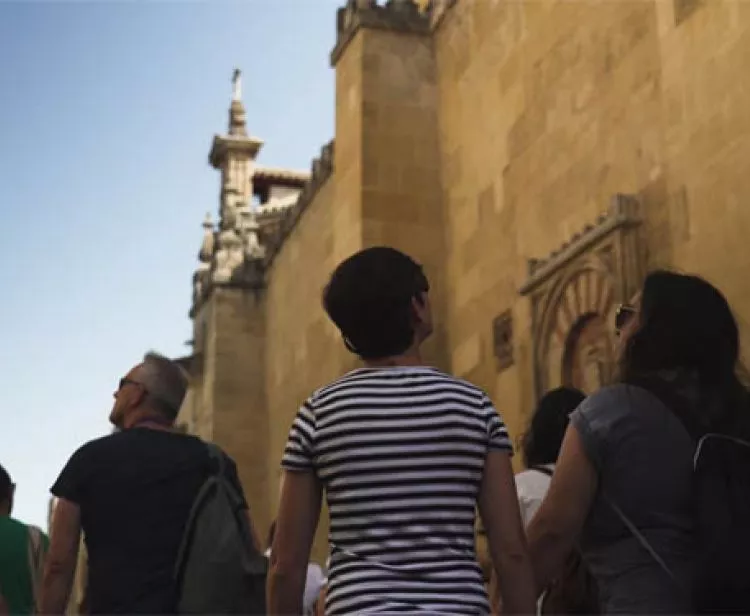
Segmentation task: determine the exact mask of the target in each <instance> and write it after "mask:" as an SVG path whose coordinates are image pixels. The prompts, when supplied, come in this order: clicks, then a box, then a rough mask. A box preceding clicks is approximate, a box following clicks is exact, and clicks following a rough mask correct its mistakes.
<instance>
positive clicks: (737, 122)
mask: <svg viewBox="0 0 750 616" xmlns="http://www.w3.org/2000/svg"><path fill="white" fill-rule="evenodd" d="M656 11H657V24H658V36H659V46H660V52H661V58H662V79H661V97H662V117H663V139H664V154H665V161H664V166H665V169H666V171H667V185H666V192H667V195H668V205H669V214H670V221H671V224H670V228H669V231H667V230H664V232H663V233H662V235H661V236H662V237H668V238H669V244H670V251H671V253H672V260H673V262H674V264H675V265H677V266H678V267H680V268H683V269H685V270H689V271H696V272H698V273H700V274H702V275H704V276H707V277H708V278H709V279H711V280H712V281H714V282H715V283H716V284H717V285H718V286H719V287H720V288H721V289H722V290H723V291H724V292H725V293H726V294H727V296H728V298H729V300H730V303H731V304H732V306H733V308H734V309H735V312H736V314H737V317H738V320H739V321H740V325H741V327H742V333H743V335H744V345H743V346H744V349H745V356H746V358H748V359H750V357H748V353H749V352H750V278H748V276H747V269H748V265H750V254H749V253H748V251H747V238H748V235H749V234H750V204H749V203H748V200H749V199H750V174H748V172H747V169H748V165H750V87H748V85H747V80H746V78H745V72H746V68H745V67H746V64H747V59H748V58H750V4H748V3H747V2H741V1H740V2H737V1H734V0H675V2H656Z"/></svg>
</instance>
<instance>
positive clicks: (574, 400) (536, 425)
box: [521, 387, 586, 467]
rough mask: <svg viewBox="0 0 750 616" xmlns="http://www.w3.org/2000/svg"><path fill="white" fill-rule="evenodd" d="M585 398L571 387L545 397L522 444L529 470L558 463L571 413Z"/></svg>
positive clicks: (532, 417)
mask: <svg viewBox="0 0 750 616" xmlns="http://www.w3.org/2000/svg"><path fill="white" fill-rule="evenodd" d="M585 397H586V396H585V395H584V394H583V393H582V392H580V391H578V390H577V389H573V388H571V387H558V388H557V389H552V390H551V391H548V392H547V393H546V394H545V395H544V396H543V397H542V399H541V400H540V401H539V404H538V405H537V407H536V410H535V411H534V414H533V415H532V416H531V422H530V423H529V429H528V430H527V431H526V433H525V434H524V435H523V440H522V441H521V450H522V452H523V459H524V463H525V464H526V466H527V467H532V466H541V465H543V464H554V463H555V462H557V457H558V456H559V455H560V445H562V441H563V437H564V436H565V430H566V429H567V427H568V422H569V417H570V414H571V413H572V412H573V411H574V410H575V409H576V407H577V406H578V405H579V404H580V403H581V402H583V400H584V398H585Z"/></svg>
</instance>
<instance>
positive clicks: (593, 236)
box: [521, 196, 643, 398]
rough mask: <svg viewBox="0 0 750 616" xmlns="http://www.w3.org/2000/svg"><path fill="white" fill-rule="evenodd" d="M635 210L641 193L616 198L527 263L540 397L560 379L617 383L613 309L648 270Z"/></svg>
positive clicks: (594, 385)
mask: <svg viewBox="0 0 750 616" xmlns="http://www.w3.org/2000/svg"><path fill="white" fill-rule="evenodd" d="M637 213H638V203H637V202H636V201H635V199H633V198H630V197H625V196H617V197H615V198H614V199H613V200H612V204H611V206H610V208H609V210H608V212H607V213H606V214H604V215H602V216H601V217H600V218H599V219H598V220H597V223H596V225H589V226H588V227H586V229H585V230H584V231H583V233H580V234H577V235H576V236H575V237H574V238H573V239H572V240H571V241H570V242H568V243H566V244H564V245H563V247H562V248H561V249H560V250H557V251H555V252H554V253H552V255H550V257H549V258H547V259H542V260H533V261H531V262H530V263H529V279H528V280H527V282H526V284H525V285H524V286H523V288H522V289H521V293H522V294H524V295H527V296H529V297H530V299H531V302H532V319H533V321H532V325H533V326H532V333H533V339H534V366H533V368H534V384H535V394H536V396H537V398H539V397H540V396H542V395H543V394H544V393H545V392H546V391H548V390H550V389H552V388H554V387H559V386H561V385H568V386H572V387H577V388H578V389H581V390H582V391H584V392H585V393H592V392H594V391H596V390H597V389H599V388H600V387H602V386H603V385H606V384H607V383H609V382H611V380H612V378H613V376H614V369H615V344H616V339H615V335H614V328H613V318H614V311H615V308H616V306H617V303H618V302H620V301H623V299H624V298H628V297H631V296H632V295H633V293H634V292H635V290H636V289H637V288H638V286H639V285H640V282H641V280H642V276H643V273H642V262H643V258H642V255H641V249H642V246H641V244H640V242H639V238H638V235H637V229H638V226H639V222H640V221H639V219H638V216H637Z"/></svg>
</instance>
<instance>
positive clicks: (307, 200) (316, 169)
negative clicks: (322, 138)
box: [263, 140, 335, 270]
mask: <svg viewBox="0 0 750 616" xmlns="http://www.w3.org/2000/svg"><path fill="white" fill-rule="evenodd" d="M334 148H335V142H334V141H333V140H331V141H329V142H328V143H327V144H326V145H324V146H323V148H322V149H321V151H320V156H319V157H318V158H316V159H315V160H313V163H312V176H311V177H310V182H308V183H307V184H306V185H305V187H304V188H303V189H302V192H301V193H300V195H299V198H298V199H297V203H296V205H294V206H293V207H290V208H289V209H287V210H286V212H284V215H283V217H282V219H281V223H280V225H279V230H278V232H277V233H276V235H275V237H274V238H273V240H272V242H271V244H270V245H269V246H268V247H267V251H266V258H265V261H264V263H263V268H264V269H265V270H268V268H270V267H271V264H272V263H273V260H274V259H275V258H276V255H277V254H278V253H279V252H280V251H281V248H282V246H283V245H284V241H285V240H286V238H287V237H288V236H289V234H290V233H291V232H292V230H293V229H294V227H296V226H297V222H298V221H299V219H300V216H302V213H303V212H304V211H305V210H306V209H307V207H308V206H309V205H310V204H311V203H312V202H313V200H314V199H315V196H316V195H317V194H318V191H319V190H320V188H321V187H322V186H323V184H325V183H326V182H327V181H328V180H329V178H330V177H331V175H333V155H334Z"/></svg>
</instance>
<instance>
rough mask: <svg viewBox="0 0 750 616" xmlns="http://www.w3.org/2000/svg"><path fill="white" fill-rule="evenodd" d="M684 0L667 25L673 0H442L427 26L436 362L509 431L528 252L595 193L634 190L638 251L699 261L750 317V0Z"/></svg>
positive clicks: (520, 377) (521, 412)
mask: <svg viewBox="0 0 750 616" xmlns="http://www.w3.org/2000/svg"><path fill="white" fill-rule="evenodd" d="M684 3H685V0H683V4H684ZM693 4H694V5H695V7H693V9H692V10H691V11H689V10H687V9H684V13H685V15H684V17H683V20H682V21H681V22H680V23H679V24H677V22H676V19H675V6H678V5H680V1H679V0H675V2H674V3H673V2H671V1H669V2H657V1H653V2H600V3H590V2H564V1H557V2H544V3H541V2H489V1H487V2H466V1H459V2H457V3H456V4H455V6H453V8H451V9H450V10H449V11H448V12H447V14H446V15H445V17H444V19H443V21H442V22H441V24H440V26H439V28H438V31H437V33H436V35H435V37H436V38H435V45H436V54H437V68H438V84H439V95H440V114H439V122H440V134H441V137H442V139H441V144H440V146H441V148H440V149H441V155H442V169H443V176H444V179H443V185H444V187H445V191H444V203H445V216H446V223H447V224H446V233H447V244H448V250H447V254H448V261H447V274H448V297H449V303H448V314H447V317H448V328H447V329H448V332H449V347H450V349H451V350H452V368H453V370H454V372H456V373H457V374H459V375H462V376H466V377H468V378H469V379H471V380H473V381H475V382H476V383H478V384H479V385H481V386H483V387H485V388H487V389H488V390H489V391H490V392H491V394H492V395H493V397H494V399H495V400H496V401H497V403H498V405H499V407H500V409H501V410H502V411H503V414H504V415H505V418H506V420H507V423H508V424H509V427H510V429H511V431H512V433H513V434H514V435H518V434H519V433H520V432H521V431H522V430H523V427H524V424H525V421H526V414H527V413H528V412H529V410H530V409H531V407H532V406H533V403H534V387H533V374H532V369H533V365H532V364H533V361H532V331H531V328H532V320H531V315H530V305H529V301H528V299H527V298H524V297H522V296H520V295H519V288H520V287H521V286H522V285H523V284H524V281H525V280H526V279H527V276H528V271H527V268H528V266H527V264H528V261H529V260H531V259H538V258H540V257H542V256H545V255H547V254H549V253H550V252H552V251H554V250H556V249H557V248H559V247H560V246H562V245H563V244H564V243H566V242H567V241H568V240H570V238H571V237H572V236H573V235H574V234H575V233H576V232H578V231H579V230H581V229H583V228H584V227H585V226H586V225H587V224H588V223H592V222H594V221H595V220H596V218H597V216H598V215H599V214H600V213H601V212H602V211H604V210H606V208H607V207H608V205H609V201H610V199H611V197H612V196H613V195H615V194H618V193H625V194H629V195H633V196H635V197H637V199H638V201H639V204H640V217H641V218H642V220H643V238H644V240H645V245H646V248H647V255H646V256H647V260H646V264H647V265H648V266H650V267H654V266H663V265H667V266H676V267H678V268H682V269H689V270H695V271H697V272H698V273H701V274H704V275H706V276H708V277H709V278H711V279H712V280H713V281H715V282H716V283H718V284H719V285H720V286H721V287H722V288H723V289H724V290H725V291H726V292H727V294H728V295H729V297H730V299H731V300H732V301H733V303H734V305H735V307H736V308H737V309H738V312H740V318H742V313H743V312H744V314H750V297H749V293H750V283H747V282H746V281H745V280H743V273H742V269H743V268H742V267H737V266H736V262H735V259H740V260H741V261H744V262H747V258H744V259H743V257H742V250H741V242H742V238H743V237H744V235H745V234H746V233H747V232H748V231H750V208H748V207H747V206H746V204H744V203H743V197H745V198H746V196H747V195H749V194H750V190H748V189H750V185H748V182H749V181H750V180H748V179H747V177H746V175H747V174H743V173H742V171H741V169H743V167H744V166H746V164H747V162H748V161H750V156H749V154H750V145H748V143H749V142H748V139H747V131H748V126H749V125H750V112H748V111H747V110H748V109H750V107H749V106H748V103H750V100H748V96H750V90H748V89H747V88H746V87H745V86H744V85H743V82H744V79H743V78H742V77H741V74H742V73H741V66H742V63H743V59H744V58H747V57H748V53H749V52H750V49H749V48H748V45H749V44H750V37H749V36H748V27H749V26H750V11H749V10H748V9H746V8H745V4H744V3H741V2H733V1H727V2H721V1H716V2H710V3H709V2H704V3H699V2H693ZM678 8H679V6H678ZM743 205H744V208H743ZM697 229H700V233H696V230H697ZM732 255H734V256H732ZM737 264H738V263H737ZM619 299H624V298H619ZM506 310H508V311H510V313H511V315H512V318H513V357H514V363H513V365H512V366H511V367H509V368H507V369H505V370H500V369H499V368H498V365H497V361H496V359H495V358H494V357H493V338H492V336H493V330H492V323H493V319H495V317H496V316H497V315H499V314H501V313H503V312H504V311H506ZM748 333H749V334H750V332H748ZM746 348H747V346H746Z"/></svg>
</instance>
